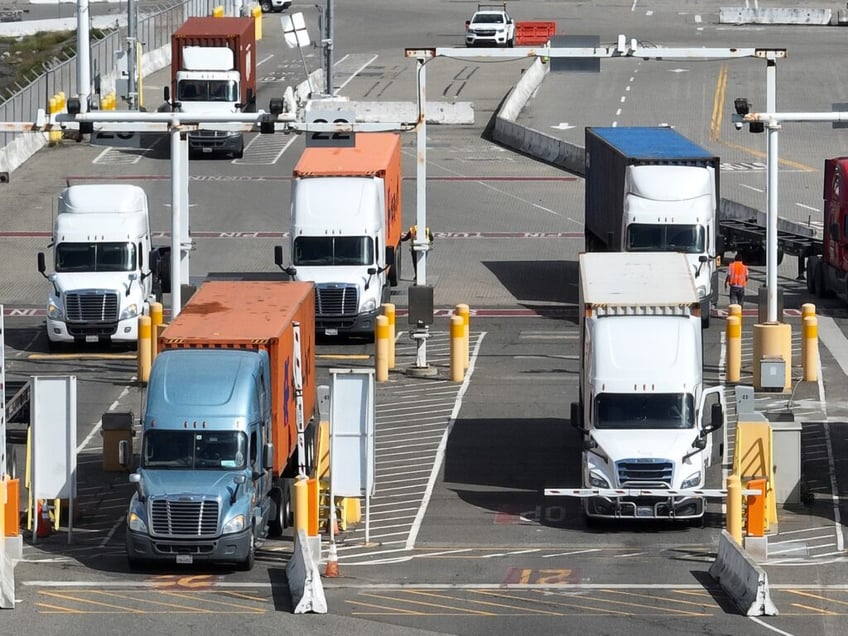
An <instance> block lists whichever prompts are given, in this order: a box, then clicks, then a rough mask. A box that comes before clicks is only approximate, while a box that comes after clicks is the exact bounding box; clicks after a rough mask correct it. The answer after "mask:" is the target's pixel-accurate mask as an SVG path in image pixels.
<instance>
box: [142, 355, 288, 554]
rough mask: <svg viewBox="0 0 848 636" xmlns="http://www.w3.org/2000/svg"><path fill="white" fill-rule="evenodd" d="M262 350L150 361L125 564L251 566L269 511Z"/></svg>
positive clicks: (267, 398) (267, 394)
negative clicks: (159, 563)
mask: <svg viewBox="0 0 848 636" xmlns="http://www.w3.org/2000/svg"><path fill="white" fill-rule="evenodd" d="M270 375H271V374H270V362H269V356H268V353H267V352H265V351H251V350H241V351H236V350H215V349H174V350H167V351H163V352H162V353H160V354H159V355H158V356H157V357H156V361H155V363H154V365H153V367H152V369H151V373H150V380H149V383H148V388H147V403H146V405H145V410H144V417H143V421H142V428H143V433H142V443H141V456H140V465H139V467H138V469H137V471H136V472H135V473H133V474H132V475H130V481H131V482H132V483H134V484H135V486H136V492H135V493H134V494H133V497H132V500H131V501H130V505H129V511H128V513H127V520H126V523H127V534H126V549H127V557H128V560H129V562H130V564H131V565H133V566H135V565H140V564H142V563H145V562H151V561H153V562H155V561H162V562H169V563H177V564H193V563H197V562H201V561H202V562H225V563H229V564H232V565H235V566H236V567H238V568H239V569H244V570H249V569H251V568H252V567H253V563H254V558H255V551H256V546H257V543H259V542H261V541H262V540H264V538H265V537H266V536H267V534H268V524H269V519H270V517H271V515H272V513H273V510H272V504H271V499H270V498H269V497H268V493H269V491H270V489H271V486H272V480H273V474H272V471H271V468H272V462H273V460H272V452H273V451H272V448H271V444H270V439H271V437H270V427H271V385H270V381H271V380H270Z"/></svg>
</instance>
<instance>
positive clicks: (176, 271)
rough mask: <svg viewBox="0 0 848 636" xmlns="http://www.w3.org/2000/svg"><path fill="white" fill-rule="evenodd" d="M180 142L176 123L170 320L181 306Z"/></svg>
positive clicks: (172, 180) (172, 158)
mask: <svg viewBox="0 0 848 636" xmlns="http://www.w3.org/2000/svg"><path fill="white" fill-rule="evenodd" d="M182 150H183V148H182V144H181V143H180V130H179V128H178V127H177V125H176V122H175V125H174V126H172V127H171V320H173V319H174V318H176V317H177V316H178V315H179V313H180V309H181V308H182V304H183V301H182V289H181V285H182V276H181V270H180V260H181V259H180V248H181V247H182V241H181V240H180V234H181V229H182V214H183V211H182V193H181V190H180V180H179V178H178V177H179V175H180V174H181V172H182V169H181V167H180V162H181V160H182Z"/></svg>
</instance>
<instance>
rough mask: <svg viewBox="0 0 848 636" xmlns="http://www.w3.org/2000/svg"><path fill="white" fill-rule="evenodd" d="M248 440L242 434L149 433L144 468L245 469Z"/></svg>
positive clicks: (208, 432)
mask: <svg viewBox="0 0 848 636" xmlns="http://www.w3.org/2000/svg"><path fill="white" fill-rule="evenodd" d="M246 456H247V437H246V436H245V434H244V433H241V432H239V431H166V430H155V429H154V430H149V431H147V432H146V433H145V434H144V442H143V443H142V449H141V465H142V467H143V468H178V469H187V468H194V469H200V470H202V469H217V470H220V469H222V468H224V469H229V468H244V466H245V457H246Z"/></svg>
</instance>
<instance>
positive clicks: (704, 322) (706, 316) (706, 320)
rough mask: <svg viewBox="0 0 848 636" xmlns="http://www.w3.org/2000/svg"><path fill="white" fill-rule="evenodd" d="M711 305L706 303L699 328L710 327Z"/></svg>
mask: <svg viewBox="0 0 848 636" xmlns="http://www.w3.org/2000/svg"><path fill="white" fill-rule="evenodd" d="M712 307H713V306H712V303H707V308H706V311H704V312H703V313H702V314H701V329H709V328H710V314H711V313H712V312H711V311H710V310H711V309H712ZM702 310H703V308H702Z"/></svg>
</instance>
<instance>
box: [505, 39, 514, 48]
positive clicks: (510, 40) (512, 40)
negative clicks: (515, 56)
mask: <svg viewBox="0 0 848 636" xmlns="http://www.w3.org/2000/svg"><path fill="white" fill-rule="evenodd" d="M506 45H507V47H509V48H512V47H514V46H515V38H510V39H508V40H507V41H506Z"/></svg>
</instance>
